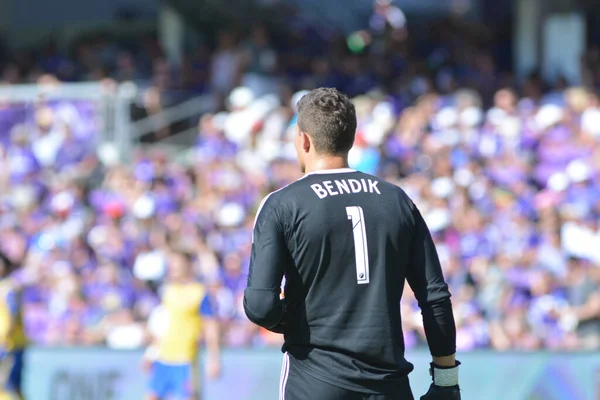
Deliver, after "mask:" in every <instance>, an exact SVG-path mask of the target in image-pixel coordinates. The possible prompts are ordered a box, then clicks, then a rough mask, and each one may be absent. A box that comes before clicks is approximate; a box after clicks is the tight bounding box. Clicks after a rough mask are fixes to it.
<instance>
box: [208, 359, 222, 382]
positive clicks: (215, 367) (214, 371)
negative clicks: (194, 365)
mask: <svg viewBox="0 0 600 400" xmlns="http://www.w3.org/2000/svg"><path fill="white" fill-rule="evenodd" d="M206 375H207V376H208V379H210V380H215V379H218V378H219V377H220V376H221V361H220V360H219V359H215V358H212V357H209V358H208V360H207V361H206Z"/></svg>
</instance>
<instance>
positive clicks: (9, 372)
mask: <svg viewBox="0 0 600 400" xmlns="http://www.w3.org/2000/svg"><path fill="white" fill-rule="evenodd" d="M12 269H13V265H12V263H11V262H10V261H9V260H8V258H7V257H6V256H5V255H4V254H0V384H1V386H0V400H6V399H14V398H17V399H23V395H22V393H21V378H22V371H23V354H24V351H25V347H26V345H27V338H26V336H25V329H24V327H23V318H22V310H21V289H20V286H19V284H18V283H17V282H16V281H15V280H14V279H13V278H11V277H10V274H11V272H12Z"/></svg>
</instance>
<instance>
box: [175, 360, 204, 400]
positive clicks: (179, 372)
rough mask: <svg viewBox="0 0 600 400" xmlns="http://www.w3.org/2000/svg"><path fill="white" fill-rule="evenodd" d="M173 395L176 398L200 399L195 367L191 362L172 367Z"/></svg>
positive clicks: (182, 399)
mask: <svg viewBox="0 0 600 400" xmlns="http://www.w3.org/2000/svg"><path fill="white" fill-rule="evenodd" d="M173 368H174V369H173V386H174V387H173V395H174V396H175V399H177V400H200V393H199V385H198V377H197V376H196V375H197V373H198V370H197V368H195V367H194V366H193V365H192V364H186V365H178V366H175V367H173Z"/></svg>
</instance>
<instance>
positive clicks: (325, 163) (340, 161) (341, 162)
mask: <svg viewBox="0 0 600 400" xmlns="http://www.w3.org/2000/svg"><path fill="white" fill-rule="evenodd" d="M342 168H348V157H347V156H323V157H319V158H317V159H315V160H314V161H312V162H310V163H306V168H305V171H304V172H305V173H307V174H309V173H311V172H315V171H324V170H328V169H342Z"/></svg>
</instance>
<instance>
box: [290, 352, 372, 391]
mask: <svg viewBox="0 0 600 400" xmlns="http://www.w3.org/2000/svg"><path fill="white" fill-rule="evenodd" d="M307 399H319V400H362V394H359V393H354V392H351V391H349V390H346V389H342V388H339V387H337V386H333V385H331V384H329V383H326V382H323V381H321V380H319V379H316V378H313V377H312V376H310V375H308V374H306V373H305V372H304V371H303V370H301V369H299V368H298V366H297V365H296V364H295V363H294V361H293V359H292V358H291V357H289V356H288V354H287V353H286V354H285V356H284V360H283V368H282V370H281V379H280V383H279V400H307Z"/></svg>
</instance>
